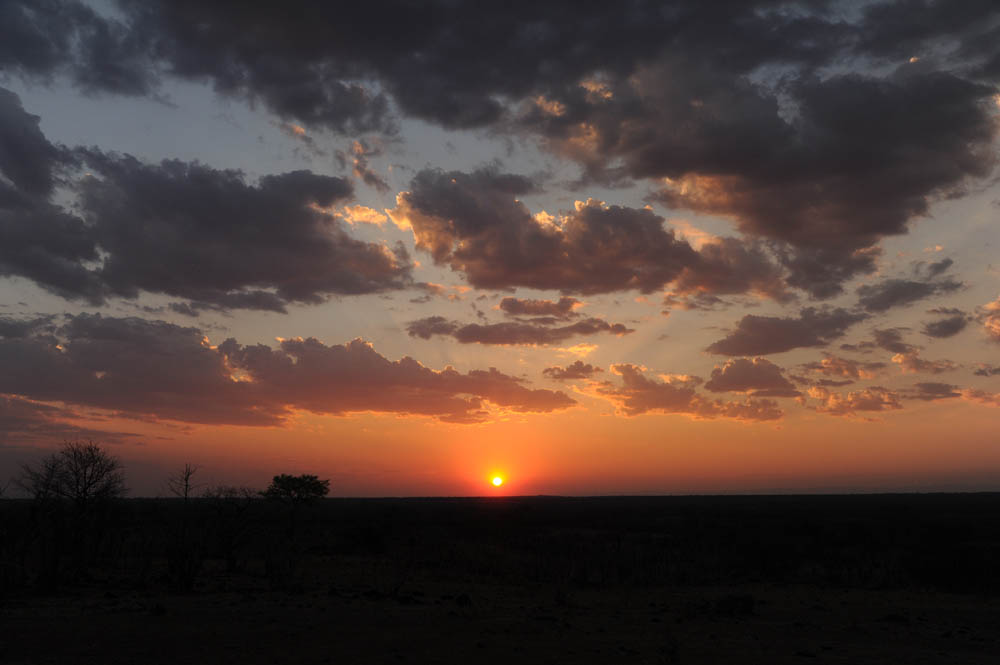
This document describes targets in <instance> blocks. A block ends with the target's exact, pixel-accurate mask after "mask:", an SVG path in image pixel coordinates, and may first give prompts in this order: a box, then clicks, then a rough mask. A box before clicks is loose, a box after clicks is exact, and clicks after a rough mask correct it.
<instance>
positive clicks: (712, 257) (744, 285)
mask: <svg viewBox="0 0 1000 665" xmlns="http://www.w3.org/2000/svg"><path fill="white" fill-rule="evenodd" d="M674 289H675V290H676V291H677V292H678V293H680V294H687V293H695V294H700V295H705V294H722V295H725V294H737V293H748V292H749V293H755V294H758V295H761V296H765V297H768V298H771V299H773V300H777V301H779V302H785V301H787V300H789V299H790V298H791V294H790V293H789V292H788V285H787V283H786V282H785V275H784V270H783V269H782V267H781V266H780V265H779V264H777V263H775V261H774V260H773V258H772V257H771V256H770V255H769V254H768V252H767V251H765V249H764V246H763V245H761V244H760V243H757V242H752V241H747V240H744V239H736V238H712V239H711V240H708V241H706V242H704V243H702V245H701V247H700V248H699V249H698V257H697V260H696V261H694V262H692V264H691V265H689V266H688V267H687V268H685V270H684V272H683V273H681V275H680V277H679V278H678V280H677V281H676V283H675V285H674Z"/></svg>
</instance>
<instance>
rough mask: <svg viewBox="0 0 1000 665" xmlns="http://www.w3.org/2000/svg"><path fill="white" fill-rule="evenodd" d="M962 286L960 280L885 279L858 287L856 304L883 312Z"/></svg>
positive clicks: (955, 289) (870, 310)
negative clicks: (919, 280) (920, 280)
mask: <svg viewBox="0 0 1000 665" xmlns="http://www.w3.org/2000/svg"><path fill="white" fill-rule="evenodd" d="M962 286H964V285H963V284H962V282H956V281H954V280H950V279H948V280H944V281H940V282H917V281H913V280H909V279H887V280H883V281H881V282H878V283H877V284H865V285H863V286H859V287H858V291H857V292H858V296H859V297H858V304H859V305H860V306H861V307H863V308H864V309H865V310H867V311H869V312H885V311H888V310H889V309H891V308H893V307H902V306H905V305H910V304H912V303H915V302H917V301H918V300H923V299H924V298H930V297H931V296H935V295H940V294H943V293H953V292H955V291H957V290H958V289H960V288H962Z"/></svg>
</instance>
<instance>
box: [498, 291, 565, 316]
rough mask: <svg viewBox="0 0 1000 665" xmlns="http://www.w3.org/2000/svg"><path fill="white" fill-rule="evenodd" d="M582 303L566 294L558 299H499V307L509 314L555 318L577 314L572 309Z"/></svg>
mask: <svg viewBox="0 0 1000 665" xmlns="http://www.w3.org/2000/svg"><path fill="white" fill-rule="evenodd" d="M582 304H583V303H581V302H580V301H579V300H577V299H576V298H570V297H568V296H563V297H562V298H560V299H559V300H558V301H554V300H531V299H526V298H514V297H506V298H504V299H503V300H501V301H500V309H501V310H502V311H503V312H504V314H507V315H509V316H552V317H555V318H557V319H568V318H572V317H574V316H578V314H577V313H576V312H574V311H573V310H574V309H576V308H577V307H579V306H581V305H582Z"/></svg>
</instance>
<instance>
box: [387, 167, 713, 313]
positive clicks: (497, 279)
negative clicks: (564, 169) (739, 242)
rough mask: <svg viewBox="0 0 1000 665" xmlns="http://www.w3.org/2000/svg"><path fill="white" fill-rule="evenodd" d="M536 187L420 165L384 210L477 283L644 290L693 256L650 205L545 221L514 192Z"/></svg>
mask: <svg viewBox="0 0 1000 665" xmlns="http://www.w3.org/2000/svg"><path fill="white" fill-rule="evenodd" d="M534 190H535V185H534V183H533V182H531V181H530V180H529V179H527V178H525V177H523V176H517V175H508V174H501V173H498V172H496V171H494V170H480V171H475V172H473V173H462V172H458V171H452V172H449V173H446V172H443V171H433V170H425V171H421V172H420V173H418V174H417V175H416V177H415V178H414V179H413V181H412V183H411V185H410V191H407V192H403V193H401V194H399V196H397V198H396V202H397V206H396V208H395V209H394V210H392V211H390V215H391V216H392V218H393V220H394V221H395V220H400V221H399V222H397V223H402V224H403V225H408V226H410V227H411V228H412V229H413V234H414V238H415V240H416V243H417V247H418V248H419V249H422V250H425V251H427V252H429V253H430V254H431V256H432V257H433V259H434V262H435V263H436V264H438V265H447V266H449V267H450V268H451V269H452V270H455V271H458V272H462V273H464V274H465V277H466V279H467V280H468V281H469V283H470V284H472V285H473V286H476V287H478V288H509V287H515V286H523V287H529V288H537V289H553V290H558V291H563V292H565V293H584V294H590V293H607V292H612V291H620V290H628V289H638V290H640V291H642V292H644V293H649V292H651V291H655V290H657V289H659V288H661V287H662V286H663V285H664V284H667V283H669V282H671V281H673V280H674V279H676V278H677V277H678V276H679V275H680V273H681V271H682V270H683V269H684V268H685V267H686V266H688V265H690V264H692V263H693V262H694V261H695V260H696V258H695V252H694V250H693V249H691V247H690V246H689V245H688V244H687V243H686V242H683V241H681V240H678V239H677V238H676V237H675V236H674V234H673V232H672V231H668V230H666V229H665V228H664V226H663V222H664V220H663V218H662V217H659V216H658V215H655V214H654V213H653V212H652V211H650V210H647V209H644V208H639V209H635V208H626V207H621V206H605V205H603V204H602V203H600V202H596V201H587V202H586V203H578V204H577V206H576V208H575V209H574V210H572V211H570V212H568V213H567V214H566V215H565V216H564V217H561V218H560V219H559V220H558V222H553V223H546V222H545V221H539V219H536V218H535V217H533V216H532V215H531V213H530V212H529V211H528V209H527V208H526V207H525V206H524V204H523V203H521V202H520V201H519V200H518V198H517V197H518V196H520V195H523V194H527V193H529V192H531V191H534Z"/></svg>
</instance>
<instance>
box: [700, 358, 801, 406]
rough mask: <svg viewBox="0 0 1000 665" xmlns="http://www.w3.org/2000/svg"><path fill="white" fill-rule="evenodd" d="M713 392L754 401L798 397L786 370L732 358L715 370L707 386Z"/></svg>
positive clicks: (756, 360) (761, 360)
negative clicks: (739, 393) (738, 393)
mask: <svg viewBox="0 0 1000 665" xmlns="http://www.w3.org/2000/svg"><path fill="white" fill-rule="evenodd" d="M705 389H706V390H711V391H712V392H717V393H718V392H741V393H747V394H748V395H749V396H751V397H797V396H798V395H799V391H798V390H796V389H795V386H793V385H792V383H791V382H790V381H789V380H788V379H786V378H785V375H784V373H783V370H782V369H781V368H780V367H778V366H777V365H775V364H774V363H772V362H771V361H769V360H767V359H766V358H733V359H732V360H727V361H726V363H725V364H724V365H723V366H722V367H716V368H715V369H713V370H712V376H711V378H710V379H709V380H708V382H707V383H706V384H705Z"/></svg>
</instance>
